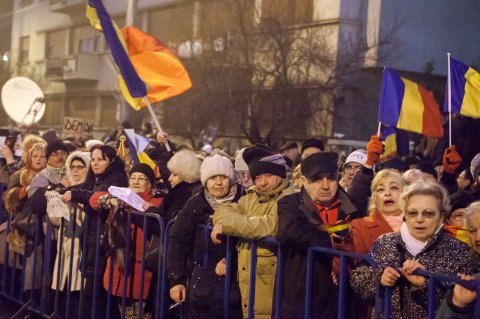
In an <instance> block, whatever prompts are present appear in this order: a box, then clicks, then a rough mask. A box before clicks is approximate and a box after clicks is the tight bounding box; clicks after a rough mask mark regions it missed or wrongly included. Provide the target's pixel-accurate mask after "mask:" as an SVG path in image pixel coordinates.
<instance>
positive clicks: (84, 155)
mask: <svg viewBox="0 0 480 319" xmlns="http://www.w3.org/2000/svg"><path fill="white" fill-rule="evenodd" d="M75 158H81V159H82V160H83V161H84V162H85V165H86V166H87V170H88V168H89V166H90V159H91V155H90V153H89V152H81V151H75V152H73V153H70V155H68V157H67V161H66V162H65V168H66V172H67V177H68V179H69V180H70V181H71V182H72V183H73V179H72V171H71V170H70V165H72V161H73V160H74V159H75ZM86 177H87V174H85V178H86ZM84 181H85V179H83V180H82V181H81V182H80V183H77V184H81V183H83V182H84Z"/></svg>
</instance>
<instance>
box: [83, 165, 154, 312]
mask: <svg viewBox="0 0 480 319" xmlns="http://www.w3.org/2000/svg"><path fill="white" fill-rule="evenodd" d="M153 185H155V173H154V172H153V170H152V169H151V168H150V166H148V165H147V164H143V163H141V164H136V165H134V166H133V167H132V169H131V170H130V178H129V180H128V188H130V189H131V190H133V191H134V192H135V193H137V194H138V195H139V196H140V197H141V198H142V199H143V200H144V201H145V203H144V205H143V208H144V209H145V208H148V207H151V206H156V207H158V206H160V204H161V202H162V198H155V197H153V194H152V190H153ZM90 205H91V206H92V208H93V209H95V210H98V209H100V208H103V209H109V210H110V209H112V208H117V207H120V206H122V207H127V208H128V205H126V204H125V203H123V202H121V201H120V200H119V199H117V198H116V197H113V196H112V195H110V194H108V193H103V192H98V193H95V194H94V195H93V196H92V197H91V198H90ZM112 214H113V215H112ZM110 216H111V217H112V218H110ZM110 216H109V225H108V228H109V235H108V243H109V247H114V249H115V253H114V254H112V253H111V254H110V256H109V257H108V260H107V266H106V269H105V273H104V276H103V287H104V288H105V289H106V290H107V291H108V290H109V286H110V285H111V287H112V290H111V291H108V292H109V293H110V294H112V295H113V296H116V297H118V299H117V300H118V307H119V309H120V311H122V308H121V305H122V297H123V290H124V285H123V283H124V280H125V279H124V276H125V268H126V267H125V264H124V258H125V247H126V230H125V225H126V223H125V221H126V219H127V214H125V213H124V212H123V211H117V212H116V213H115V211H113V210H111V211H110ZM135 217H136V216H132V223H131V224H130V227H131V231H130V234H131V240H132V244H131V245H130V247H132V248H131V255H132V256H131V257H129V258H127V261H129V262H130V263H131V265H130V266H129V269H130V270H129V274H128V276H127V290H126V291H127V298H129V299H128V300H129V301H128V303H127V306H126V309H125V314H124V316H125V318H136V317H137V316H138V311H139V309H140V306H141V307H142V309H144V308H145V300H146V299H147V297H148V293H149V288H150V283H151V279H152V272H150V271H145V273H144V283H143V287H140V279H141V273H142V268H141V266H142V256H143V230H142V228H141V226H143V218H141V222H140V221H138V222H134V219H137V218H135ZM139 225H140V227H139ZM147 245H148V244H147ZM112 258H113V262H114V267H113V274H112V277H111V278H110V263H111V262H112ZM110 281H111V282H110ZM141 289H143V298H144V301H143V303H142V305H140V303H139V299H140V291H141ZM143 314H144V318H148V317H151V314H149V313H146V312H145V311H144V312H143Z"/></svg>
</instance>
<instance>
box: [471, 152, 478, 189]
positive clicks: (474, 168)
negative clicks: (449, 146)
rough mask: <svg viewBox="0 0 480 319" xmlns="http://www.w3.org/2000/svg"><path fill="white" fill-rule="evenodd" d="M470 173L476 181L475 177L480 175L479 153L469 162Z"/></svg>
mask: <svg viewBox="0 0 480 319" xmlns="http://www.w3.org/2000/svg"><path fill="white" fill-rule="evenodd" d="M470 173H472V177H473V179H474V180H475V182H476V181H477V176H478V174H480V153H478V154H477V155H475V157H474V158H473V159H472V161H471V162H470Z"/></svg>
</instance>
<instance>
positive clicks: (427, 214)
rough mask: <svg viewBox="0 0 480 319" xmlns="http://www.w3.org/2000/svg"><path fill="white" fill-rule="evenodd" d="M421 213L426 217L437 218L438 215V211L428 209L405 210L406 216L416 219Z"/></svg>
mask: <svg viewBox="0 0 480 319" xmlns="http://www.w3.org/2000/svg"><path fill="white" fill-rule="evenodd" d="M420 214H421V215H422V217H423V218H425V219H435V218H436V217H437V215H438V212H435V211H428V210H427V211H424V212H405V218H409V219H414V218H417V217H418V215H420Z"/></svg>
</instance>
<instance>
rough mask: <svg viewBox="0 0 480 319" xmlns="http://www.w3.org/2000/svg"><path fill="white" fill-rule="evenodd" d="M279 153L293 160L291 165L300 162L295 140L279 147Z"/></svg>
mask: <svg viewBox="0 0 480 319" xmlns="http://www.w3.org/2000/svg"><path fill="white" fill-rule="evenodd" d="M280 154H282V155H283V156H286V157H288V158H289V159H291V160H292V162H293V167H295V166H297V165H298V163H300V154H299V153H298V145H297V143H295V142H290V143H285V144H283V145H282V146H281V147H280Z"/></svg>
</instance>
